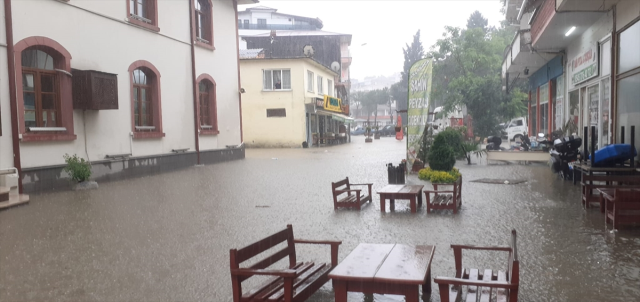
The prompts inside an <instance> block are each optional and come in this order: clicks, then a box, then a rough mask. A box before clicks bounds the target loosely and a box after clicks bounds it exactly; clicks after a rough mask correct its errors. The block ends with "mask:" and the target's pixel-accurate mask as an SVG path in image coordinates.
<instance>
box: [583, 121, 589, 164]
mask: <svg viewBox="0 0 640 302" xmlns="http://www.w3.org/2000/svg"><path fill="white" fill-rule="evenodd" d="M582 137H584V144H583V145H584V146H583V147H582V158H583V159H584V162H585V163H586V162H587V154H589V150H588V146H589V127H587V126H585V127H584V135H583V136H582Z"/></svg>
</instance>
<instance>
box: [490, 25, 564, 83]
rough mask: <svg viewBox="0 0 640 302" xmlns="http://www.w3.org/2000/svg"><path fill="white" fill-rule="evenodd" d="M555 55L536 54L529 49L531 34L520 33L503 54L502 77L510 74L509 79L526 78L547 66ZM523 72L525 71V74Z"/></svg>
mask: <svg viewBox="0 0 640 302" xmlns="http://www.w3.org/2000/svg"><path fill="white" fill-rule="evenodd" d="M553 57H555V55H552V54H546V53H538V52H535V51H533V48H531V32H529V31H521V32H519V33H518V34H516V36H515V37H514V38H513V41H512V42H511V45H510V46H508V47H507V49H506V50H505V53H504V61H503V63H502V77H503V78H505V77H506V74H507V73H508V74H510V75H509V78H510V79H515V78H527V77H529V75H532V74H533V73H534V72H536V71H537V70H538V69H540V67H542V66H544V64H547V62H549V60H551V59H553ZM525 70H527V71H526V72H525Z"/></svg>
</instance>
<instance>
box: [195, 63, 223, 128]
mask: <svg viewBox="0 0 640 302" xmlns="http://www.w3.org/2000/svg"><path fill="white" fill-rule="evenodd" d="M202 80H208V81H209V82H211V84H213V92H209V98H210V100H209V101H210V102H211V103H210V104H209V116H210V117H211V118H212V119H213V123H212V124H213V125H211V126H213V129H202V128H200V126H198V127H199V128H200V135H216V134H220V131H219V129H218V95H217V91H218V85H217V84H216V81H215V80H214V79H213V77H211V75H209V74H206V73H203V74H201V75H200V76H199V77H198V78H197V79H196V91H198V94H199V91H200V90H199V89H198V85H200V82H201V81H202ZM197 110H198V119H200V100H198V108H197ZM198 125H200V121H199V120H198Z"/></svg>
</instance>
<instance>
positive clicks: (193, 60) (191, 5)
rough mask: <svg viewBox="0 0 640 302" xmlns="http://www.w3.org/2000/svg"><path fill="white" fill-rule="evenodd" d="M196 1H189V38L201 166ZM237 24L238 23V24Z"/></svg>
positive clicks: (197, 150) (195, 131) (195, 119)
mask: <svg viewBox="0 0 640 302" xmlns="http://www.w3.org/2000/svg"><path fill="white" fill-rule="evenodd" d="M193 1H194V0H189V23H190V24H191V26H189V30H190V33H189V36H190V37H191V86H192V87H191V90H192V91H193V123H194V126H195V128H194V129H195V130H194V135H195V138H196V156H197V158H198V162H197V165H200V116H199V115H198V90H197V88H198V87H197V83H196V50H195V41H194V40H195V38H196V37H195V29H194V25H195V24H194V21H193V10H194V9H195V5H194V3H193ZM236 23H237V22H236Z"/></svg>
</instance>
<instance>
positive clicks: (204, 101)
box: [197, 74, 219, 135]
mask: <svg viewBox="0 0 640 302" xmlns="http://www.w3.org/2000/svg"><path fill="white" fill-rule="evenodd" d="M197 82H198V106H199V107H200V134H205V135H206V134H218V133H219V132H218V116H217V115H218V113H217V106H216V83H215V81H213V78H211V76H209V75H207V74H203V75H201V76H200V77H198V79H197Z"/></svg>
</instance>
